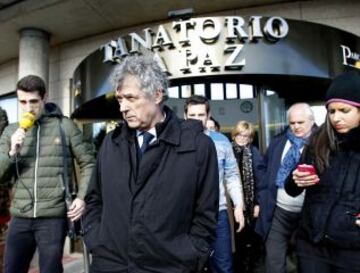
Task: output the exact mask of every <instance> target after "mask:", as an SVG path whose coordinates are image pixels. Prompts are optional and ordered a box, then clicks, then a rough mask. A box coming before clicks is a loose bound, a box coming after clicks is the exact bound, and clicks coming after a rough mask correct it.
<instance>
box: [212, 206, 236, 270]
mask: <svg viewBox="0 0 360 273" xmlns="http://www.w3.org/2000/svg"><path fill="white" fill-rule="evenodd" d="M212 249H213V250H214V253H213V255H212V256H211V257H210V263H209V264H210V271H211V272H212V273H232V272H233V260H232V259H233V258H232V249H231V229H230V223H229V216H228V212H227V210H222V211H220V212H219V216H218V222H217V227H216V239H215V242H214V243H213V244H212Z"/></svg>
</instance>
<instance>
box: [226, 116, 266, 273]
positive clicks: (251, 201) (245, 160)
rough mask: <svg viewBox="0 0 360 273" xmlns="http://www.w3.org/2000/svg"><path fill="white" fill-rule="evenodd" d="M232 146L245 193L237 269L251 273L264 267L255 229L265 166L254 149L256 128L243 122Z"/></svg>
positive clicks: (237, 126)
mask: <svg viewBox="0 0 360 273" xmlns="http://www.w3.org/2000/svg"><path fill="white" fill-rule="evenodd" d="M231 135H232V139H233V142H232V145H233V150H234V154H235V157H236V160H237V163H238V166H239V170H240V175H241V182H242V186H243V191H244V210H245V211H244V217H245V223H246V224H245V227H244V229H243V230H242V231H241V232H240V233H238V234H236V237H235V242H236V254H235V259H234V263H235V267H236V269H237V267H238V269H237V270H236V271H238V272H244V273H250V272H254V270H255V268H257V267H259V266H260V261H261V258H262V257H261V254H262V252H263V251H262V249H263V245H262V240H261V237H260V236H259V235H258V234H257V233H255V231H254V225H255V221H256V218H257V217H258V215H259V209H260V208H259V205H258V202H257V197H256V188H257V183H258V181H259V180H260V177H261V173H262V171H263V170H264V168H265V166H264V165H263V160H262V156H261V154H260V152H259V150H258V149H257V148H256V147H255V146H254V145H252V142H253V140H254V137H255V128H254V125H253V124H252V123H250V122H247V121H244V120H243V121H239V122H238V123H237V124H236V126H235V128H234V130H233V131H232V134H231Z"/></svg>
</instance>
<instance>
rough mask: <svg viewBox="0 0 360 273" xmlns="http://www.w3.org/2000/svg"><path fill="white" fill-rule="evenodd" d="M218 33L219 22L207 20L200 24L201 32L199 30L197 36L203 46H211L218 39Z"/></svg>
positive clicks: (219, 30) (219, 28) (219, 29)
mask: <svg viewBox="0 0 360 273" xmlns="http://www.w3.org/2000/svg"><path fill="white" fill-rule="evenodd" d="M220 32H221V27H220V23H219V21H217V20H213V19H212V18H207V19H205V20H204V22H203V24H202V29H201V31H200V30H199V36H200V39H201V40H202V41H203V42H204V43H205V44H212V43H214V42H215V41H216V40H217V39H218V38H219V36H220Z"/></svg>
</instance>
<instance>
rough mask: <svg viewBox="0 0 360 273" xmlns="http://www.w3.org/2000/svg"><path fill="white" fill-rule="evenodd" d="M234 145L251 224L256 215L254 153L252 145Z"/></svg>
mask: <svg viewBox="0 0 360 273" xmlns="http://www.w3.org/2000/svg"><path fill="white" fill-rule="evenodd" d="M232 144H233V149H234V154H235V157H236V161H237V163H238V166H239V169H240V175H241V182H242V186H243V192H244V209H245V212H244V216H245V220H246V223H247V224H249V225H250V224H251V222H252V220H253V218H254V217H253V215H254V206H255V203H254V199H255V198H254V197H255V180H254V172H253V164H252V152H251V148H250V145H246V146H240V145H238V144H236V143H235V142H233V143H232Z"/></svg>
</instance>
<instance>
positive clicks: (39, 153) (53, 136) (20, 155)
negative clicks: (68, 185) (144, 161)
mask: <svg viewBox="0 0 360 273" xmlns="http://www.w3.org/2000/svg"><path fill="white" fill-rule="evenodd" d="M16 93H17V98H18V101H19V105H20V109H21V111H22V112H23V113H27V115H30V116H31V120H30V121H28V122H29V126H26V127H27V128H26V129H25V128H22V126H20V127H19V125H18V124H16V123H13V124H10V125H9V126H7V127H6V128H5V131H4V133H3V135H2V136H1V139H0V181H1V183H6V182H8V183H9V184H10V185H12V186H13V198H12V202H11V207H10V213H11V217H12V219H11V222H10V226H9V229H8V232H7V238H6V247H5V261H4V273H26V272H28V269H29V265H30V262H31V260H32V257H33V255H34V252H35V249H36V248H37V249H38V251H39V266H40V272H42V273H61V272H63V266H62V262H61V260H62V256H63V248H64V241H65V237H66V231H67V225H68V220H70V221H76V220H78V219H79V218H80V217H81V215H82V214H83V212H84V209H85V202H84V201H83V199H84V196H85V192H86V189H87V185H88V182H89V180H90V175H91V172H92V169H93V166H94V164H95V158H94V151H93V147H92V145H90V144H88V143H86V142H84V141H83V135H82V132H81V131H80V130H79V128H78V127H77V126H76V124H75V123H74V122H73V121H72V120H70V119H68V118H66V117H64V116H63V115H62V113H61V110H60V109H59V107H58V106H57V105H56V104H54V103H46V100H45V98H46V88H45V83H44V81H43V80H42V79H41V78H40V77H38V76H34V75H29V76H25V77H23V78H22V79H20V80H19V81H18V83H17V86H16ZM32 123H34V124H33V125H32ZM31 125H32V126H31ZM60 128H62V129H60ZM61 130H62V131H63V133H64V138H65V139H66V143H63V142H62V137H61ZM65 139H64V142H65ZM63 145H64V146H63ZM63 149H64V150H66V151H67V156H66V155H64V154H63ZM64 156H65V158H64ZM74 159H76V162H77V163H78V165H79V167H80V173H81V181H80V183H79V185H78V186H79V187H78V188H79V190H78V193H77V198H76V199H74V200H73V202H72V203H71V204H70V206H69V209H68V211H67V210H66V205H65V198H64V188H65V185H64V181H65V180H66V178H65V176H64V175H65V173H66V172H64V161H66V162H67V163H68V166H67V168H68V170H69V171H68V174H69V177H68V179H69V180H70V181H71V177H72V175H71V174H72V169H73V164H72V161H73V160H74Z"/></svg>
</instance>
